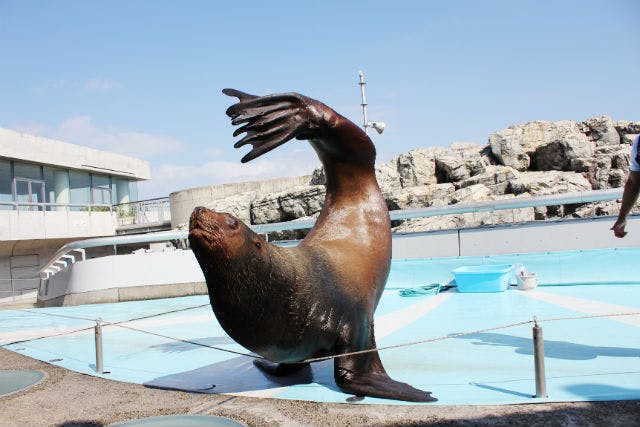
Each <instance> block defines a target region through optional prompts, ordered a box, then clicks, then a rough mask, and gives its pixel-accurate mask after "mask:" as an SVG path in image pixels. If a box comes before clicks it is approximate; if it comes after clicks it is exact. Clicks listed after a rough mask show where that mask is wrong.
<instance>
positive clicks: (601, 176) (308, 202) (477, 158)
mask: <svg viewBox="0 0 640 427" xmlns="http://www.w3.org/2000/svg"><path fill="white" fill-rule="evenodd" d="M637 134H640V122H631V121H613V120H612V119H611V118H610V117H606V116H603V117H596V118H591V119H588V120H585V121H582V122H575V121H570V120H563V121H557V122H548V121H532V122H527V123H523V124H519V125H515V126H511V127H509V128H508V129H504V130H501V131H498V132H495V133H493V134H492V135H490V136H489V138H488V143H487V144H486V145H484V146H481V145H478V144H475V143H470V142H460V143H454V144H451V146H449V147H430V148H420V149H415V150H411V151H409V152H406V153H403V154H400V155H399V156H397V157H396V158H394V159H392V160H391V161H389V162H386V163H382V164H378V165H377V166H376V176H377V178H378V182H379V184H380V187H381V189H382V192H383V194H384V195H385V198H386V200H387V205H388V206H389V209H390V210H397V209H407V208H419V207H428V206H445V205H451V204H456V203H467V202H474V201H482V200H499V199H504V198H514V197H528V196H537V195H550V194H557V193H565V192H575V191H587V190H592V189H593V190H596V189H604V188H615V187H621V186H623V185H624V183H625V180H626V176H627V173H628V165H629V155H630V151H631V146H630V145H631V143H632V141H633V138H634V137H635V135H637ZM323 200H324V173H323V171H322V169H321V168H319V169H316V170H315V171H314V173H313V176H312V179H311V182H310V183H309V185H308V186H303V187H296V188H293V189H291V190H290V191H286V192H281V193H274V194H256V193H255V192H248V193H242V194H238V195H236V196H233V197H230V198H227V199H221V200H216V201H212V202H211V203H209V204H208V207H210V208H212V209H216V210H222V211H228V212H231V213H233V214H235V215H237V216H238V217H239V218H241V219H242V220H243V221H247V222H248V221H250V222H251V223H252V224H264V223H270V222H281V221H290V220H294V219H299V218H307V217H313V216H315V215H317V214H318V213H319V212H320V209H321V208H322V202H323ZM618 206H619V204H618V203H617V202H615V201H610V202H600V203H590V204H584V205H581V206H575V205H574V206H548V207H536V208H523V209H515V210H513V211H496V212H487V213H476V214H461V215H447V216H440V217H433V218H420V219H414V220H409V221H405V222H402V223H398V224H394V225H395V228H394V230H395V231H397V232H408V231H422V230H438V229H445V228H456V227H471V226H478V225H484V224H499V223H506V222H514V221H515V222H520V221H532V220H544V219H550V218H558V217H565V216H571V217H586V216H593V215H615V214H617V209H618ZM279 237H300V233H299V232H295V233H288V234H287V233H285V234H281V235H279Z"/></svg>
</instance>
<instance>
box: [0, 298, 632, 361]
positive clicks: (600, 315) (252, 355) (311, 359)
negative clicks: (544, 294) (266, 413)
mask: <svg viewBox="0 0 640 427" xmlns="http://www.w3.org/2000/svg"><path fill="white" fill-rule="evenodd" d="M208 305H209V304H202V305H198V306H193V307H187V308H180V309H176V310H171V311H167V312H163V313H156V314H153V315H147V316H141V317H138V318H133V319H129V320H123V321H120V322H104V323H102V326H118V327H120V328H124V329H129V330H132V331H136V332H140V333H145V334H149V335H154V336H157V337H161V338H165V339H169V340H173V341H178V342H182V343H185V344H192V345H195V346H199V347H206V348H210V349H212V350H218V351H223V352H227V353H232V354H236V355H240V356H246V357H251V358H254V359H264V357H262V356H258V355H255V354H249V353H243V352H239V351H235V350H229V349H226V348H222V347H216V346H212V345H208V344H203V343H199V342H196V341H190V340H185V339H182V338H176V337H171V336H168V335H164V334H160V333H157V332H151V331H147V330H144V329H139V328H134V327H132V326H125V325H123V323H129V322H134V321H137V320H142V319H148V318H151V317H158V316H163V315H165V314H171V313H177V312H180V311H187V310H192V309H196V308H202V307H206V306H208ZM21 311H26V312H29V313H37V314H43V315H48V316H57V317H68V318H72V319H80V320H88V321H91V322H96V321H97V319H87V318H79V317H73V316H65V315H58V314H52V313H39V312H35V311H31V310H21ZM637 315H640V311H636V312H629V313H608V314H590V315H584V316H569V317H552V318H546V319H544V318H543V319H539V318H537V317H534V318H533V320H525V321H521V322H515V323H510V324H507V325H500V326H494V327H490V328H483V329H477V330H474V331H468V332H459V333H455V334H448V335H442V336H439V337H435V338H426V339H421V340H416V341H410V342H406V343H400V344H394V345H388V346H382V347H375V348H371V349H366V350H359V351H352V352H348V353H341V354H335V355H331V356H323V357H315V358H309V359H305V360H303V361H301V362H298V363H313V362H321V361H324V360H330V359H336V358H339V357H348V356H357V355H361V354H367V353H373V352H377V351H383V350H390V349H393V348H401V347H409V346H413V345H417V344H425V343H429V342H435V341H442V340H445V339H451V338H458V337H462V336H467V335H475V334H480V333H484V332H490V331H496V330H500V329H508V328H512V327H515V326H522V325H527V324H532V323H533V324H537V323H541V322H556V321H563V320H580V319H593V318H601V317H620V316H637ZM89 329H93V326H91V327H88V328H83V329H78V330H74V331H68V332H63V333H60V334H55V335H47V336H43V337H38V338H32V339H26V340H21V341H14V342H11V343H8V344H2V345H3V346H6V345H12V344H18V343H23V342H28V341H35V340H39V339H44V338H50V337H56V336H61V335H67V334H72V333H77V332H82V331H85V330H89Z"/></svg>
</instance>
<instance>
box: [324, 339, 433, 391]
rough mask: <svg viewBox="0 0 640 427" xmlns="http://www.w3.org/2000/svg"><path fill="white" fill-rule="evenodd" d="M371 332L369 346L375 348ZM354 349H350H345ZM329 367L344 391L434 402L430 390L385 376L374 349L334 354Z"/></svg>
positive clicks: (385, 373)
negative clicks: (332, 366) (351, 353)
mask: <svg viewBox="0 0 640 427" xmlns="http://www.w3.org/2000/svg"><path fill="white" fill-rule="evenodd" d="M371 335H372V337H371V340H370V342H371V344H372V345H371V346H370V347H369V348H375V340H374V339H373V333H372V334H371ZM357 350H358V349H351V350H349V351H345V353H348V352H351V351H357ZM360 350H362V349H360ZM333 369H334V378H335V381H336V385H337V386H338V387H340V389H341V390H342V391H344V392H345V393H351V394H355V395H357V396H371V397H380V398H383V399H394V400H405V401H408V402H435V401H437V400H438V399H436V398H435V397H432V396H431V392H428V391H423V390H419V389H417V388H415V387H412V386H410V385H409V384H406V383H403V382H400V381H396V380H394V379H392V378H391V377H389V375H387V372H386V371H385V370H384V367H383V366H382V362H381V361H380V356H379V355H378V352H377V351H375V352H371V353H365V354H359V355H355V356H345V357H338V358H336V359H335V361H334V368H333Z"/></svg>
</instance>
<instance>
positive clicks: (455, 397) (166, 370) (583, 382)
mask: <svg viewBox="0 0 640 427" xmlns="http://www.w3.org/2000/svg"><path fill="white" fill-rule="evenodd" d="M639 256H640V248H628V249H609V250H590V251H569V252H555V253H540V254H519V255H501V256H489V257H460V258H450V259H443V258H439V259H436V258H434V259H422V260H395V261H394V262H393V265H392V270H391V274H390V277H389V281H388V283H387V289H386V290H385V292H384V295H383V297H382V299H381V302H380V305H379V307H378V310H377V311H376V319H375V321H376V336H377V341H378V345H379V346H380V347H384V346H393V345H397V344H404V343H408V342H413V341H417V340H423V339H424V340H430V339H436V338H439V337H444V336H448V335H453V334H458V333H461V332H473V331H475V333H472V334H470V335H463V336H456V337H454V338H448V339H443V340H435V341H432V342H426V343H421V344H417V345H412V346H406V347H400V348H393V349H388V350H384V351H381V353H380V354H381V358H382V361H383V363H384V365H385V367H386V369H387V371H388V372H389V373H390V375H391V376H392V377H393V378H395V379H398V380H400V381H405V382H408V383H410V384H412V385H414V386H415V387H419V388H422V389H425V390H430V391H432V392H433V395H434V396H435V397H437V398H438V399H439V401H438V402H437V403H436V404H441V405H457V404H477V405H479V404H510V403H534V402H541V401H542V402H548V401H575V400H614V399H639V398H640V345H639V343H640V316H639V315H637V314H636V315H625V316H611V317H602V316H603V315H611V314H625V313H639V312H640V286H639V283H638V282H637V278H636V277H635V276H636V274H635V269H634V268H633V267H634V266H635V265H636V261H635V260H636V259H638V257H639ZM483 264H522V265H523V266H524V267H525V268H526V269H527V270H528V271H530V272H534V273H536V274H537V276H538V277H539V284H540V286H539V287H538V289H535V290H532V291H518V290H516V289H515V288H513V287H511V288H510V289H508V290H507V291H505V292H499V293H486V294H481V293H479V294H476V293H459V292H456V290H455V288H454V289H451V290H449V291H446V292H443V293H440V294H438V295H424V296H417V297H411V298H405V297H401V296H400V295H399V290H400V289H402V288H412V287H418V286H422V285H428V284H431V283H438V284H441V285H446V284H449V283H450V282H451V281H452V279H453V275H452V274H451V271H452V270H453V269H455V268H457V267H461V266H465V265H483ZM176 310H182V311H176ZM168 311H174V312H173V313H169V314H161V313H166V312H168ZM154 314H159V315H158V316H154ZM148 316H151V317H148ZM534 316H536V317H537V319H539V320H540V321H541V323H540V324H541V326H542V327H543V331H544V338H545V354H546V359H545V362H546V375H547V391H548V395H549V397H548V398H546V399H533V398H532V397H531V396H532V394H534V393H535V378H534V369H533V345H532V339H531V335H532V333H531V327H532V324H531V323H526V324H520V325H518V326H512V327H506V328H501V329H493V328H496V327H501V326H505V325H511V324H514V323H521V322H527V321H531V320H532V319H533V317H534ZM592 316H596V317H592ZM141 317H147V318H144V319H140V320H133V321H130V322H127V323H125V324H123V326H127V327H130V328H135V329H139V330H143V331H146V332H150V333H155V334H160V335H162V336H158V335H151V334H149V333H145V332H140V331H136V330H131V329H124V328H122V327H118V326H114V325H112V326H105V327H104V329H103V336H104V365H105V370H106V371H108V372H109V373H105V374H103V375H99V374H97V373H96V372H95V350H94V336H93V329H92V327H93V325H94V324H95V322H94V321H93V320H92V319H96V318H101V319H103V321H105V322H122V321H126V320H128V319H132V318H141ZM576 317H588V318H583V319H575V318H576ZM567 318H571V319H573V320H568V319H567ZM87 319H88V320H87ZM549 319H565V320H553V321H551V320H549ZM547 320H549V321H547ZM81 329H84V330H81ZM74 331H76V332H74ZM39 337H46V338H41V339H34V338H39ZM172 338H177V339H180V340H183V341H178V340H176V339H172ZM184 340H187V341H192V342H196V343H200V344H204V345H207V346H215V347H221V348H225V349H229V350H234V351H239V352H246V350H245V349H243V348H242V347H241V346H239V345H238V344H236V343H235V342H233V340H231V339H230V338H229V337H228V336H227V335H226V334H225V333H224V331H223V330H222V328H221V327H220V326H219V324H218V323H217V321H216V319H215V317H214V316H213V314H212V312H211V308H210V307H209V306H208V298H207V297H206V296H195V297H184V298H173V299H164V300H150V301H136V302H125V303H117V304H96V305H86V306H76V307H59V308H46V309H34V310H26V311H25V310H7V311H0V345H3V347H5V348H7V349H9V350H12V351H15V352H18V353H21V354H25V355H27V356H30V357H34V358H36V359H39V360H43V361H46V362H49V363H53V364H56V365H59V366H62V367H65V368H67V369H71V370H74V371H78V372H82V373H86V374H89V375H95V376H101V377H104V378H109V379H113V380H117V381H126V382H134V383H140V384H146V385H148V386H151V387H163V388H174V389H181V390H188V391H197V392H206V393H231V394H239V395H248V396H259V397H276V398H284V399H301V400H312V401H323V402H345V400H346V399H347V398H348V397H349V396H348V395H346V394H344V393H342V392H340V391H339V390H338V389H337V387H336V386H335V383H334V381H333V369H332V362H331V361H325V362H319V363H314V364H313V366H312V370H311V372H307V373H305V374H301V375H299V376H297V377H292V378H285V379H276V378H270V377H267V376H265V375H264V374H262V373H261V372H260V371H258V370H257V369H255V368H254V367H253V365H252V362H251V358H249V357H247V356H239V355H235V354H229V353H225V352H222V351H219V350H215V349H211V348H208V347H202V346H197V345H194V344H192V343H189V342H184ZM15 341H22V342H17V343H14V344H12V342H15ZM362 403H365V404H366V403H398V404H403V403H404V402H390V401H388V400H382V399H373V398H366V399H365V400H364V401H363V402H362Z"/></svg>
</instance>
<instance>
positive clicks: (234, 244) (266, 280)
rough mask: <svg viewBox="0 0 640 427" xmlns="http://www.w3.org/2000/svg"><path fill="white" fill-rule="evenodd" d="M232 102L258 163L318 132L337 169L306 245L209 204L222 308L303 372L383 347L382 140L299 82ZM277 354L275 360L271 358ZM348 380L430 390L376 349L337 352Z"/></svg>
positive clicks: (266, 366) (234, 325)
mask: <svg viewBox="0 0 640 427" xmlns="http://www.w3.org/2000/svg"><path fill="white" fill-rule="evenodd" d="M223 93H225V94H226V95H229V96H234V97H237V98H238V99H239V102H238V103H236V104H234V105H232V106H231V107H229V108H228V109H227V112H226V113H227V115H228V116H230V117H231V118H232V124H233V125H238V124H242V123H246V124H244V126H242V127H240V128H238V129H236V130H235V132H234V133H233V136H234V137H235V136H238V135H239V134H241V133H246V135H245V136H244V138H242V139H241V140H239V141H238V142H237V143H236V144H235V147H236V148H238V147H241V146H243V145H246V144H251V145H252V146H253V149H252V150H251V151H250V152H249V153H248V154H247V155H245V156H244V157H243V158H242V162H243V163H245V162H248V161H250V160H252V159H254V158H256V157H258V156H260V155H262V154H264V153H266V152H268V151H270V150H272V149H274V148H276V147H277V146H279V145H281V144H284V143H285V142H287V141H289V140H291V139H293V138H296V139H306V140H309V142H310V143H311V145H312V147H313V148H314V149H315V150H316V152H317V154H318V157H319V158H320V160H321V162H322V164H323V166H324V169H325V171H326V189H327V192H326V197H325V203H324V207H323V208H322V211H321V212H320V215H319V217H318V219H317V222H316V224H315V226H314V227H313V229H312V230H311V231H310V232H309V233H308V235H307V236H306V238H305V239H304V240H302V242H300V244H299V245H298V246H297V247H292V248H282V247H278V246H275V245H272V244H270V243H268V242H267V241H266V240H265V239H264V238H263V237H261V236H259V235H257V234H256V233H254V232H253V231H251V229H250V228H249V227H247V226H246V225H245V224H243V223H242V222H240V221H238V219H236V218H235V217H233V216H232V215H229V214H227V213H217V212H214V211H211V210H209V209H206V208H203V207H197V208H195V210H194V211H193V213H192V215H191V219H190V222H189V242H190V244H191V248H192V249H193V252H194V253H195V255H196V258H197V260H198V263H199V264H200V266H201V268H202V271H203V272H204V276H205V278H206V282H207V287H208V290H209V299H210V301H211V306H212V307H213V311H214V312H215V315H216V317H217V319H218V321H219V322H220V325H221V326H222V327H223V328H224V329H225V331H226V332H227V333H228V334H229V336H230V337H231V338H233V339H234V340H236V341H237V342H238V343H240V344H241V345H243V346H244V347H246V348H248V349H249V350H251V351H253V352H255V353H257V354H258V355H261V356H263V357H264V358H265V359H266V360H257V361H256V362H255V364H256V365H257V366H258V367H259V368H261V369H262V370H263V371H265V372H267V373H269V374H272V375H286V374H288V373H293V372H295V371H298V370H300V369H302V368H304V367H305V366H307V365H308V363H305V362H304V361H305V360H306V359H309V358H314V357H320V356H326V355H332V354H342V353H349V352H354V351H359V350H366V349H373V348H375V346H376V342H375V337H374V331H373V329H374V328H373V313H374V311H375V309H376V306H377V304H378V301H379V300H380V296H381V295H382V291H383V289H384V286H385V283H386V281H387V276H388V274H389V268H390V265H391V224H390V220H389V212H388V209H387V206H386V204H385V201H384V199H383V197H382V194H381V192H380V188H379V187H378V183H377V181H376V177H375V173H374V163H375V157H376V150H375V147H374V145H373V143H372V142H371V140H370V139H369V137H368V136H367V134H366V133H365V132H364V131H363V130H362V129H360V127H358V126H357V125H355V124H354V123H352V122H351V121H349V120H348V119H346V118H344V117H343V116H341V115H339V114H338V113H336V112H335V111H334V110H333V109H331V108H329V107H328V106H326V105H324V104H322V103H321V102H319V101H316V100H313V99H310V98H308V97H305V96H303V95H299V94H296V93H287V94H277V95H268V96H263V97H257V96H254V95H249V94H246V93H243V92H240V91H237V90H234V89H225V90H223ZM269 361H271V362H269ZM334 378H335V381H336V384H337V385H338V387H339V388H340V389H342V390H343V391H344V392H346V393H352V394H355V395H359V396H373V397H381V398H388V399H397V400H406V401H414V402H430V401H434V400H436V399H435V398H433V397H431V394H430V392H425V391H422V390H418V389H416V388H414V387H412V386H410V385H408V384H405V383H402V382H398V381H395V380H393V379H391V378H390V377H389V376H388V375H387V373H386V372H385V370H384V368H383V366H382V362H381V361H380V357H379V356H378V353H377V352H376V351H374V352H370V353H366V354H360V355H352V356H343V357H338V358H336V359H334Z"/></svg>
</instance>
